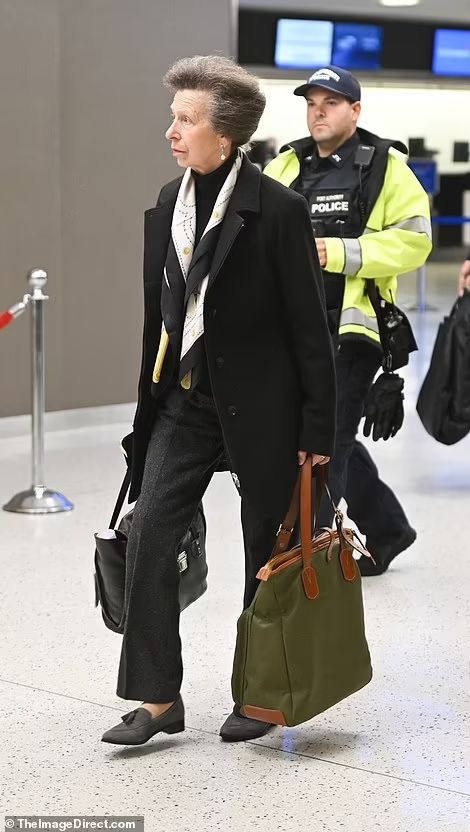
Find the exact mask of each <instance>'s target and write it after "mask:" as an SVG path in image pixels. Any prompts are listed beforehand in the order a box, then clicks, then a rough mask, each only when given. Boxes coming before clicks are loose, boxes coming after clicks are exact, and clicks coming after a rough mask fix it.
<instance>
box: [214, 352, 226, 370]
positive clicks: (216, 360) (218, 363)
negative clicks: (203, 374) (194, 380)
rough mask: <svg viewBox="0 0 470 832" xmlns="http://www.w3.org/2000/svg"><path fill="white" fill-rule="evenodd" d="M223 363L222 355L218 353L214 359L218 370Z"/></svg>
mask: <svg viewBox="0 0 470 832" xmlns="http://www.w3.org/2000/svg"><path fill="white" fill-rule="evenodd" d="M224 364H225V361H224V359H223V358H222V356H221V355H219V356H218V357H217V358H216V359H215V366H216V367H218V368H219V370H221V369H222V367H223V366H224Z"/></svg>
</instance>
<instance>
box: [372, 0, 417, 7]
mask: <svg viewBox="0 0 470 832" xmlns="http://www.w3.org/2000/svg"><path fill="white" fill-rule="evenodd" d="M379 2H380V3H381V4H382V6H417V5H418V3H420V2H421V0H379Z"/></svg>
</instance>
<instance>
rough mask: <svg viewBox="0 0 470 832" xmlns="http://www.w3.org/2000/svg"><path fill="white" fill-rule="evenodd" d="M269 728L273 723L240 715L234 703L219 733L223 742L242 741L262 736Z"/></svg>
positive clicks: (272, 726)
mask: <svg viewBox="0 0 470 832" xmlns="http://www.w3.org/2000/svg"><path fill="white" fill-rule="evenodd" d="M271 728H274V725H272V724H271V723H270V722H261V720H260V719H249V718H248V717H246V716H242V714H241V713H240V708H239V706H238V705H235V706H234V708H233V712H232V713H231V714H230V716H228V717H227V719H226V720H225V722H224V724H223V725H222V728H221V729H220V732H219V733H220V736H221V737H222V739H223V740H224V742H243V741H246V740H256V739H257V738H258V737H264V735H265V734H267V733H268V731H270V730H271Z"/></svg>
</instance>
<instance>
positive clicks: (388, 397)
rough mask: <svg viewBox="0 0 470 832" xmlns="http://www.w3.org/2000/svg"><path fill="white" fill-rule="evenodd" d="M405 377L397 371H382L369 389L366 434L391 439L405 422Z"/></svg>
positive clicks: (376, 438) (375, 437)
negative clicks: (398, 374)
mask: <svg viewBox="0 0 470 832" xmlns="http://www.w3.org/2000/svg"><path fill="white" fill-rule="evenodd" d="M403 398H404V396H403V379H402V378H400V376H397V375H396V373H382V375H381V376H379V377H378V379H377V380H376V381H375V382H374V384H373V385H372V387H371V388H370V390H369V393H368V395H367V399H366V401H365V405H364V416H365V417H366V421H365V423H364V436H370V432H371V429H372V426H373V427H374V430H373V432H372V439H373V440H374V442H377V440H378V439H389V438H390V437H391V436H395V434H396V433H398V431H399V430H400V428H401V426H402V424H403V417H404V412H403Z"/></svg>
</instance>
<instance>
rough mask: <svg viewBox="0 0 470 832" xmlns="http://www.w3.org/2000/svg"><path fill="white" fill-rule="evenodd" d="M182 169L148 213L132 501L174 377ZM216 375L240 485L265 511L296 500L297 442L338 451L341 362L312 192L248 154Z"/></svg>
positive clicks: (227, 260) (226, 252) (223, 294)
mask: <svg viewBox="0 0 470 832" xmlns="http://www.w3.org/2000/svg"><path fill="white" fill-rule="evenodd" d="M180 182H181V178H178V179H176V180H174V181H173V182H170V183H169V184H167V185H165V186H164V187H163V188H162V190H161V192H160V196H159V199H158V203H157V206H156V207H155V208H152V209H150V210H149V211H146V213H145V238H144V293H145V321H144V334H143V355H142V367H141V374H140V382H139V395H138V405H137V411H136V414H135V420H134V429H133V434H132V455H131V487H130V495H129V500H130V501H133V500H135V499H136V498H137V496H138V494H139V492H140V488H141V482H142V474H143V468H144V463H145V455H146V450H147V445H148V441H149V437H150V432H151V429H152V425H153V422H154V419H155V414H156V412H157V410H158V399H159V395H161V393H163V391H164V390H165V388H166V387H167V386H168V383H169V382H170V381H172V380H173V379H174V378H175V362H176V361H177V360H178V358H179V356H178V355H176V350H175V349H172V345H171V343H170V347H169V350H168V352H167V355H166V357H165V362H164V365H163V370H162V374H161V378H160V382H159V384H158V387H157V394H156V395H152V393H151V382H152V372H153V367H154V363H155V358H156V354H157V349H158V344H159V340H160V330H161V323H162V319H161V312H160V295H161V287H162V278H163V268H164V264H165V259H166V254H167V248H168V242H169V238H170V232H171V220H172V215H173V209H174V205H175V201H176V196H177V193H178V189H179V185H180ZM204 339H205V349H206V355H207V363H208V368H209V375H210V379H211V384H212V389H213V395H214V400H215V403H216V406H217V410H218V414H219V418H220V422H221V426H222V431H223V435H224V440H225V446H226V449H227V457H228V465H229V468H230V470H231V471H232V473H235V474H236V475H237V476H238V479H239V481H240V490H241V493H242V495H243V496H245V497H246V498H247V499H248V500H249V502H250V503H251V504H252V505H253V506H254V507H255V508H256V509H257V510H259V511H260V513H261V514H262V515H263V516H268V517H274V518H277V517H279V520H280V521H281V520H282V519H283V516H284V513H285V511H286V510H287V507H288V503H289V500H290V497H291V494H292V490H293V487H294V484H295V480H296V476H297V472H298V463H297V451H298V450H306V451H311V452H314V453H319V454H325V455H331V454H332V452H333V444H334V430H335V371H334V360H333V352H332V346H331V341H330V336H329V333H328V326H327V321H326V315H325V309H324V297H323V284H322V276H321V271H320V266H319V262H318V257H317V253H316V247H315V244H314V240H313V235H312V228H311V224H310V219H309V214H308V208H307V203H306V202H305V200H304V199H303V197H301V196H299V195H298V194H296V193H295V192H294V191H292V190H289V189H288V188H285V187H284V186H283V185H280V184H279V183H278V182H275V181H274V180H272V179H269V178H268V177H266V176H263V175H262V174H261V173H260V171H259V170H258V168H257V167H256V166H255V165H253V164H252V163H251V162H250V161H249V160H248V159H247V158H244V159H243V162H242V166H241V169H240V173H239V176H238V179H237V182H236V185H235V188H234V190H233V193H232V196H231V199H230V202H229V205H228V207H227V212H226V214H225V217H224V221H223V223H222V227H221V230H220V236H219V239H218V243H217V247H216V251H215V254H214V258H213V263H212V269H211V273H210V278H209V284H208V289H207V293H206V296H205V302H204Z"/></svg>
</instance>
